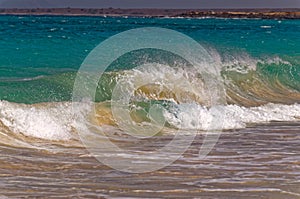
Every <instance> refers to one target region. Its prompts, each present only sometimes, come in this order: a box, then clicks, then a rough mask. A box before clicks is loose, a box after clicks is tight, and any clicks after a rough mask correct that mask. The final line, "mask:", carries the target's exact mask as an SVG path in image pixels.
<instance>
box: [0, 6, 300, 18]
mask: <svg viewBox="0 0 300 199" xmlns="http://www.w3.org/2000/svg"><path fill="white" fill-rule="evenodd" d="M0 15H64V16H115V17H117V16H128V17H183V18H203V17H220V18H261V19H300V9H297V8H295V9H211V10H208V9H205V10H201V9H119V8H103V9H98V8H97V9H94V8H90V9H87V8H33V9H17V8H15V9H4V8H2V9H1V8H0Z"/></svg>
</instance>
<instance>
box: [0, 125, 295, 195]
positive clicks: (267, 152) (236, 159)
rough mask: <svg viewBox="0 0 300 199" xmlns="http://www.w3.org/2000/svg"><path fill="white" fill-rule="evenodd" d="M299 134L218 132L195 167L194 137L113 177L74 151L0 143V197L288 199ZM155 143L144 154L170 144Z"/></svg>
mask: <svg viewBox="0 0 300 199" xmlns="http://www.w3.org/2000/svg"><path fill="white" fill-rule="evenodd" d="M299 128H300V123H282V122H274V123H270V124H262V125H257V126H255V125H254V126H249V127H248V128H246V129H241V130H235V131H234V130H232V131H226V132H223V133H222V135H221V137H220V139H219V141H218V143H217V145H216V146H215V148H214V149H213V151H212V152H211V153H210V154H209V156H208V157H207V158H206V159H204V160H200V159H198V151H199V147H200V145H201V142H202V139H203V136H201V135H198V136H197V138H196V139H195V141H194V143H193V145H192V146H191V147H190V148H189V150H188V151H187V152H186V153H185V154H184V155H183V157H182V158H181V159H179V160H177V161H176V162H175V163H173V164H172V165H170V166H168V167H166V168H164V169H161V170H158V171H155V172H150V173H144V174H129V173H124V172H120V171H116V170H113V169H111V168H109V167H107V166H105V165H103V164H101V163H99V162H98V161H97V160H96V159H95V158H94V157H93V156H92V155H90V154H89V153H88V151H87V150H86V149H85V148H84V147H80V146H78V147H75V146H74V145H70V146H67V145H65V146H62V145H60V144H58V145H53V143H52V144H51V143H47V142H46V141H45V142H43V141H40V143H39V146H40V147H39V148H40V149H38V148H36V149H33V148H31V149H30V148H25V147H23V148H21V147H13V146H10V145H7V144H4V143H2V144H1V145H0V150H1V157H0V175H1V178H0V197H4V196H7V197H29V198H33V197H41V198H44V197H47V198H71V197H75V198H76V197H83V198H126V197H127V198H128V197H129V198H142V197H145V198H185V197H188V198H192V197H196V198H199V197H201V198H207V199H208V198H228V199H234V198H249V199H250V198H273V199H296V198H299V197H300V172H299V171H300V154H299V151H300V145H299V143H300V131H299ZM163 136H164V137H163V139H161V138H162V137H157V138H151V140H150V142H151V143H153V144H148V145H147V147H148V148H147V150H153V149H155V148H156V147H158V146H159V145H160V144H162V143H161V142H162V140H164V141H166V140H171V139H172V136H170V135H163ZM32 143H34V142H33V141H32ZM154 143H155V144H154ZM136 146H138V147H141V148H145V146H143V144H142V143H141V144H139V143H137V145H136ZM41 148H45V149H47V150H42V149H41Z"/></svg>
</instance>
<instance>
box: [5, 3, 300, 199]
mask: <svg viewBox="0 0 300 199" xmlns="http://www.w3.org/2000/svg"><path fill="white" fill-rule="evenodd" d="M0 14H2V15H1V16H0V24H1V30H0V34H1V37H0V38H1V39H0V45H1V46H2V48H0V150H1V155H0V176H1V177H0V198H1V197H2V196H3V197H8V198H10V197H11V198H20V197H28V198H35V197H37V198H39V197H40V198H44V197H48V196H49V198H51V197H52V198H73V197H78V198H149V197H153V198H180V197H182V198H228V199H231V198H280V199H286V198H291V199H292V198H299V197H300V189H299V187H300V183H299V179H300V174H299V169H300V161H299V160H300V156H299V151H300V145H299V142H300V136H299V128H300V104H299V102H300V75H299V74H300V54H299V49H300V37H299V32H300V20H299V10H298V9H288V10H245V11H240V10H239V11H237V10H225V11H224V10H207V11H205V10H202V11H201V10H198V11H197V10H168V9H165V10H161V9H160V10H158V9H156V10H151V9H149V10H147V9H127V10H122V9H70V8H64V9H42V8H41V9H2V10H1V9H0ZM67 15H68V16H67ZM69 15H70V16H69ZM71 15H76V16H71ZM87 15H88V16H87ZM141 16H143V17H141ZM252 18H253V19H252ZM149 27H155V28H153V29H151V28H149ZM158 27H159V28H160V29H158ZM130 30H132V32H130ZM135 30H136V31H135ZM139 30H140V31H144V32H143V34H141V35H130V36H124V39H120V38H119V37H118V36H117V35H121V34H122V33H124V32H125V33H126V31H129V33H136V32H138V31H139ZM153 30H156V31H157V30H159V31H162V33H164V31H165V32H166V33H168V35H167V36H166V35H163V34H155V35H156V36H157V37H156V39H153V38H152V39H153V41H154V42H148V43H147V42H144V43H147V45H148V46H151V44H152V43H159V44H162V45H165V46H164V47H166V46H167V47H170V46H174V48H175V50H174V52H190V54H192V53H193V52H198V51H192V52H191V49H190V48H191V47H192V46H197V45H199V46H200V47H201V50H200V51H199V52H203V54H201V56H200V58H199V60H202V62H201V64H200V65H201V66H200V65H199V66H197V65H196V66H194V65H193V64H195V63H194V62H193V60H192V59H191V60H187V59H185V58H186V57H188V56H187V54H189V53H187V54H184V53H183V54H184V55H186V57H184V56H180V55H178V54H176V53H172V51H166V50H164V49H163V48H160V49H154V48H142V47H144V46H143V41H142V39H143V38H147V34H148V35H150V36H151V31H153ZM147 31H150V32H147ZM127 33H128V32H127ZM169 33H174V35H172V34H169ZM177 36H178V37H177ZM133 38H136V41H135V40H134V41H135V42H131V43H128V41H131V40H130V39H133ZM141 38H142V39H141ZM162 38H164V39H167V40H163V39H162ZM178 38H180V39H178ZM182 38H188V39H187V40H185V39H182ZM110 39H112V43H109V42H108V41H111V40H110ZM113 39H116V41H115V40H113ZM118 39H119V40H118ZM148 39H149V37H148ZM160 39H161V40H160ZM189 39H190V40H189ZM151 41H152V40H151ZM166 41H169V43H168V42H166ZM183 41H190V42H191V43H190V44H191V45H184V44H186V42H185V43H184V42H183ZM194 41H195V42H194ZM164 42H165V43H164ZM193 42H194V43H193ZM100 43H102V44H103V43H104V44H103V46H105V47H106V48H105V49H100V50H102V51H103V52H104V54H102V55H103V57H104V58H107V57H105V56H108V57H109V55H106V54H105V52H114V53H116V54H117V53H119V52H121V48H122V49H123V48H127V47H128V49H134V47H133V46H131V45H133V44H134V45H136V46H137V47H139V50H133V51H131V52H128V53H125V54H123V55H122V56H120V57H119V58H118V59H116V60H114V61H113V62H112V63H110V64H108V67H107V68H106V70H105V71H104V72H103V73H99V72H98V71H97V70H96V69H97V66H98V65H99V66H100V65H101V64H102V63H99V64H98V63H97V62H96V61H95V62H96V63H95V62H93V59H94V60H106V59H104V58H103V57H101V56H100V57H95V56H91V54H92V55H93V53H92V52H94V55H95V52H97V50H99V48H96V47H97V46H98V45H99V44H100ZM105 44H106V45H105ZM109 44H111V45H109ZM125 44H126V46H124V45H125ZM122 45H123V46H122ZM103 46H102V47H103ZM145 46H146V45H145ZM153 47H154V44H153ZM176 47H177V48H179V47H182V49H180V50H177V51H176ZM202 48H203V49H202ZM197 50H199V49H197ZM114 53H111V54H114ZM96 55H97V54H96ZM104 55H105V56H104ZM102 58H103V59H102ZM202 58H203V59H202ZM83 66H86V67H90V68H89V70H83V71H82V70H80V71H79V69H82V67H83ZM91 66H94V67H96V68H93V67H91ZM199 67H204V68H205V69H206V70H204V71H203V70H202V71H200V72H199ZM94 69H95V71H94ZM78 71H79V72H78ZM210 71H214V73H215V74H218V78H219V79H218V78H216V76H213V74H212V73H211V72H210ZM93 72H94V73H93ZM95 76H96V77H99V79H97V78H95ZM78 78H79V79H80V78H83V79H84V81H82V82H83V83H82V84H79V85H77V86H79V87H80V89H78V90H79V91H82V92H83V94H86V96H87V97H86V99H80V100H78V98H76V96H75V97H74V95H75V94H74V90H75V89H76V88H74V85H76V81H77V82H78ZM210 80H211V81H212V82H210ZM93 81H96V83H95V82H93ZM214 81H219V82H217V83H215V82H214ZM79 82H81V81H79ZM91 82H92V84H91ZM120 82H121V83H122V85H121V86H120ZM145 82H146V84H143V83H145ZM74 83H75V84H74ZM91 85H92V86H94V87H93V88H95V90H94V91H90V90H89V88H91V87H92V86H91ZM133 85H138V87H137V88H136V89H134V90H133V91H132V92H129V91H131V90H130V89H132V88H135V87H134V86H133ZM211 85H212V86H211ZM118 86H119V87H118ZM122 86H123V87H122ZM116 87H117V88H118V89H119V90H118V91H119V92H121V93H122V92H124V93H125V94H130V97H128V95H125V94H124V96H123V98H124V99H125V100H124V99H123V98H121V97H120V96H116ZM220 88H221V89H220ZM216 89H219V90H217V91H220V93H218V92H214V90H216ZM85 92H86V93H85ZM221 92H222V93H221ZM77 94H78V93H77ZM80 94H81V93H80ZM117 94H118V93H117ZM221 94H224V98H222V99H223V100H224V101H222V102H220V103H219V104H218V103H212V102H214V100H215V101H217V100H216V99H218V97H219V96H218V95H221ZM93 95H94V96H93ZM88 96H92V97H94V98H91V97H90V98H89V97H88ZM122 100H124V101H122ZM126 100H127V101H126ZM220 101H221V100H220ZM116 102H120V103H119V104H118V103H116ZM125 102H126V103H127V104H126V103H125ZM125 105H126V108H127V109H126V110H125V109H124V110H125V111H123V112H122V110H120V109H117V108H122V107H124V106H125ZM116 107H117V108H116ZM74 109H76V111H78V112H75V113H76V114H74ZM77 109H78V110H77ZM116 110H118V111H119V112H117V111H116ZM218 110H222V111H223V112H221V113H222V121H220V122H222V123H221V127H220V126H219V128H218V129H217V130H218V131H217V130H216V129H213V130H211V129H210V128H209V127H210V125H211V124H212V121H213V119H212V118H213V117H214V116H215V115H214V114H218ZM116 114H120V115H121V116H122V117H121V118H124V117H125V116H128V115H129V116H130V117H129V119H130V120H129V121H127V120H125V119H124V120H123V121H121V122H120V120H118V116H120V115H116ZM123 116H124V117H123ZM157 118H158V119H157ZM127 119H128V118H127ZM161 121H163V127H162V128H161V129H159V132H157V134H155V135H154V136H148V137H147V134H142V136H144V137H142V136H141V137H142V138H141V137H138V136H137V137H135V136H133V134H131V133H132V132H133V131H135V130H136V129H138V130H140V129H151V128H154V127H155V128H156V127H157V126H159V125H161V124H162V122H161ZM218 122H219V121H218ZM83 123H84V124H85V125H82V124H83ZM126 125H127V126H126ZM128 125H129V127H132V126H133V127H136V128H135V129H133V128H129V127H128ZM151 125H152V126H151ZM124 127H125V128H124ZM86 129H88V131H87V132H85V130H86ZM208 130H209V131H210V133H212V135H216V131H217V132H218V133H220V137H217V142H216V144H215V145H214V147H213V148H212V149H211V151H209V153H208V155H207V156H206V157H205V158H199V150H200V148H201V146H203V143H204V140H205V138H206V135H208V134H207V133H208ZM99 132H100V133H99ZM84 133H86V134H84ZM135 133H138V132H135ZM178 133H180V135H182V137H186V138H190V137H191V135H192V136H194V138H193V140H192V143H191V144H190V146H189V147H186V151H185V152H184V154H182V156H180V158H179V159H177V160H176V161H174V162H173V163H171V164H168V165H165V167H162V168H160V169H153V170H151V166H153V165H155V163H161V162H164V161H167V160H168V158H172V156H175V155H176V154H175V152H176V149H178V148H183V149H185V145H184V142H181V140H178V142H176V144H177V145H176V148H173V150H168V151H167V152H168V154H169V156H168V157H166V156H164V155H161V156H159V155H155V154H156V152H159V150H160V149H162V148H164V147H165V146H167V145H168V144H170V143H172V141H174V140H176V135H177V134H178ZM214 133H215V134H214ZM84 136H86V138H94V137H95V138H97V139H95V140H97V141H98V140H100V141H99V142H93V140H91V139H89V140H88V141H90V143H87V142H84V141H85V140H84V138H85V137H84ZM108 142H111V143H113V144H115V145H117V146H118V147H119V149H120V150H114V148H113V147H112V145H109V144H108ZM87 145H88V146H89V147H87ZM101 147H102V148H101ZM99 148H100V149H103V150H104V151H102V152H103V153H102V154H101V155H102V156H101V157H102V159H101V160H102V161H98V160H99V154H98V156H97V153H93V149H99ZM141 154H147V156H143V158H140V157H141ZM97 158H98V159H97ZM110 161H113V162H114V165H117V166H119V167H120V168H122V169H123V170H122V169H119V170H116V169H114V168H111V167H110V166H111V165H110V164H109V163H110ZM128 162H130V163H131V167H130V166H128V164H125V163H128ZM145 165H146V166H148V167H147V168H146V169H145V168H144V167H145ZM122 166H123V167H122ZM139 166H140V167H142V168H141V170H140V171H145V170H146V171H148V172H139V173H138V171H137V172H136V173H135V172H134V171H132V168H135V167H139ZM124 167H125V168H124ZM147 169H148V170H147ZM124 171H129V172H124Z"/></svg>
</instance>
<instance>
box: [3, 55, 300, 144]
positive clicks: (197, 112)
mask: <svg viewBox="0 0 300 199" xmlns="http://www.w3.org/2000/svg"><path fill="white" fill-rule="evenodd" d="M250 63H251V64H252V65H253V63H255V68H254V67H251V64H250ZM221 65H222V67H221V70H220V71H221V75H222V77H223V79H224V83H225V88H226V94H227V103H228V105H224V110H225V112H224V115H225V116H224V117H225V118H224V123H223V129H236V128H244V127H246V126H247V125H248V124H251V123H265V122H270V121H298V120H299V119H300V106H299V104H298V103H299V102H300V88H299V85H300V84H299V83H300V78H299V77H300V75H299V74H300V73H299V72H300V68H299V65H298V62H297V59H289V60H283V59H280V58H272V59H270V58H269V59H265V60H257V61H256V60H252V61H251V62H248V63H245V62H243V63H242V62H239V61H232V62H230V63H229V62H226V63H225V62H224V63H222V64H221ZM158 74H159V75H158ZM75 77H76V73H75V72H66V73H61V74H57V75H52V76H42V77H38V78H31V79H20V80H18V81H15V80H12V81H10V82H9V81H7V80H5V81H2V82H1V84H2V85H6V86H7V87H9V86H10V88H9V89H7V90H6V91H5V90H4V91H3V90H1V92H2V93H3V92H11V94H12V93H13V95H6V96H9V97H10V98H9V99H8V100H2V101H1V102H0V131H1V132H4V135H5V136H4V137H5V139H4V138H1V140H7V139H8V138H10V140H14V141H13V142H15V141H16V140H17V141H18V143H19V141H20V140H21V142H23V141H24V139H25V142H24V143H28V141H26V139H27V138H26V137H29V138H38V139H46V140H54V141H55V140H56V141H60V142H61V141H63V142H65V141H68V142H69V141H71V140H78V137H77V133H76V125H74V115H73V113H72V109H71V105H72V104H71V102H70V101H71V97H72V89H73V83H74V79H75ZM87 78H88V76H87ZM122 78H123V79H124V78H125V79H126V80H128V82H129V83H130V82H131V80H133V79H134V80H136V79H141V80H142V81H143V80H145V79H146V78H149V79H150V80H151V79H153V80H154V83H153V84H149V85H144V86H142V87H140V88H139V89H137V90H136V91H135V92H134V95H133V97H132V98H131V102H130V104H129V106H130V108H131V110H132V113H131V116H132V118H134V120H135V121H136V122H138V123H139V122H143V121H147V119H148V120H149V118H147V112H148V111H149V106H150V105H151V104H153V103H158V104H160V105H162V106H163V107H164V108H165V110H164V113H163V115H164V118H165V120H166V122H167V126H168V128H175V129H176V128H181V129H197V130H206V129H207V125H209V124H210V122H211V112H210V104H209V103H208V102H209V100H208V98H207V96H206V92H205V87H204V86H203V82H202V79H201V78H199V76H197V75H195V74H194V71H193V70H191V69H184V68H183V69H182V68H181V69H178V68H176V67H175V68H172V67H165V66H163V65H160V64H153V65H152V66H151V67H148V68H147V69H146V70H139V69H133V70H121V71H120V70H118V71H110V72H105V73H104V74H103V76H102V78H101V79H100V81H99V85H98V91H97V95H96V102H97V103H96V104H97V106H96V111H97V114H96V115H92V119H91V117H90V116H87V117H86V119H87V121H88V122H93V121H94V122H95V121H97V125H100V126H103V125H104V126H112V127H116V126H117V124H116V121H115V119H114V117H113V116H112V112H111V107H110V99H111V93H112V90H113V88H114V87H115V85H116V83H117V82H118V81H119V80H120V79H122ZM186 81H188V82H189V83H191V85H193V86H192V87H190V88H187V87H186V84H185V82H186ZM174 82H176V84H174ZM8 83H9V85H8ZM12 88H14V89H19V90H18V92H15V90H14V89H12ZM51 93H52V94H53V95H52V97H49V94H51ZM1 96H3V95H1ZM9 101H11V102H9ZM14 101H15V102H18V101H21V102H22V103H19V102H18V103H14ZM24 102H25V103H27V104H24ZM141 110H142V111H141ZM85 111H86V114H87V115H89V114H90V111H87V109H85ZM16 135H17V139H15V136H16ZM20 136H21V137H20ZM24 136H25V137H24ZM11 138H13V139H11ZM22 140H23V141H22ZM15 144H16V143H15Z"/></svg>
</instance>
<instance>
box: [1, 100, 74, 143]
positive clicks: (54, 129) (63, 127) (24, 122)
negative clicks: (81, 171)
mask: <svg viewBox="0 0 300 199" xmlns="http://www.w3.org/2000/svg"><path fill="white" fill-rule="evenodd" d="M0 120H1V122H2V123H3V124H4V125H5V126H6V127H7V128H8V129H9V130H10V131H12V132H14V133H22V134H24V135H26V136H32V137H36V138H42V139H49V140H68V139H71V137H72V135H71V128H72V109H71V103H48V104H46V103H45V104H40V105H34V106H33V105H25V104H16V103H10V102H6V101H0Z"/></svg>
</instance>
